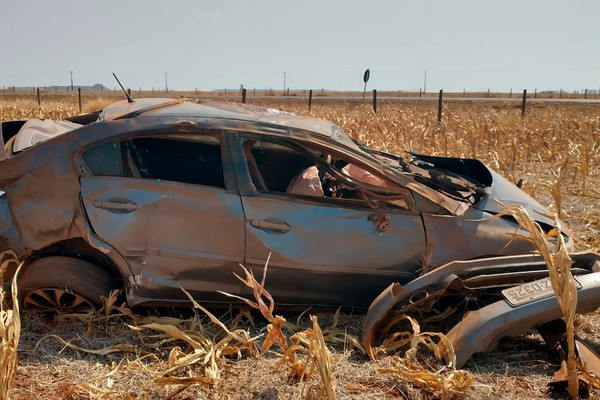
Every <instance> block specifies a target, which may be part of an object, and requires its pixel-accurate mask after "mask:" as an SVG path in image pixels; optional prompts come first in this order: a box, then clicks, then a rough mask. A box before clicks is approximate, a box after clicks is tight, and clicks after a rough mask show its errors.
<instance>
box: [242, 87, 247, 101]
mask: <svg viewBox="0 0 600 400" xmlns="http://www.w3.org/2000/svg"><path fill="white" fill-rule="evenodd" d="M242 103H246V88H244V89H242Z"/></svg>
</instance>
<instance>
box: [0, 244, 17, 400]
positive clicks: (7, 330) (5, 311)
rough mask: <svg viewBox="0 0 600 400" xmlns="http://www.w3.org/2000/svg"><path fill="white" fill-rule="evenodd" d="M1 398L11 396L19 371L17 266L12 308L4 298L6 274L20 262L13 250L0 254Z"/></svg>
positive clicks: (12, 286) (12, 285)
mask: <svg viewBox="0 0 600 400" xmlns="http://www.w3.org/2000/svg"><path fill="white" fill-rule="evenodd" d="M0 260H1V263H0V338H1V339H2V343H1V344H0V399H2V400H4V399H9V398H10V388H11V386H12V384H13V381H14V380H15V375H16V373H17V362H18V354H17V349H18V347H19V337H20V335H21V319H20V317H19V302H18V300H17V275H18V274H19V269H20V268H21V265H22V264H21V265H19V267H18V268H17V270H16V272H15V276H14V277H13V279H12V283H11V295H12V298H11V300H12V304H11V305H12V309H11V308H10V307H8V306H7V305H6V302H5V298H4V294H5V293H4V276H5V274H6V271H7V269H8V267H9V266H10V264H14V263H18V260H17V257H16V255H15V254H14V253H13V252H12V251H6V252H4V253H2V254H0Z"/></svg>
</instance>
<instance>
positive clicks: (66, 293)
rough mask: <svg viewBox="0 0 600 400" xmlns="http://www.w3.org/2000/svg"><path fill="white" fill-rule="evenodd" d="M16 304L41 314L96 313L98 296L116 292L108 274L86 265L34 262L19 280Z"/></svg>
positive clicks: (67, 261)
mask: <svg viewBox="0 0 600 400" xmlns="http://www.w3.org/2000/svg"><path fill="white" fill-rule="evenodd" d="M17 284H18V290H19V293H18V297H19V302H20V303H21V304H22V306H23V307H24V308H33V309H38V310H40V311H44V312H68V313H74V312H76V313H86V312H92V311H95V310H97V309H98V308H99V307H100V305H101V304H102V302H101V296H108V294H109V293H110V291H111V290H112V289H114V288H116V284H115V281H114V280H113V279H112V278H111V276H110V275H109V274H108V272H106V271H104V270H102V269H101V268H99V267H98V266H96V265H94V264H91V263H89V262H87V261H83V260H79V259H77V258H70V257H46V258H40V259H38V260H35V261H33V262H32V263H31V264H29V266H28V267H27V268H26V269H25V270H24V271H23V272H22V274H21V275H20V276H19V278H18V283H17Z"/></svg>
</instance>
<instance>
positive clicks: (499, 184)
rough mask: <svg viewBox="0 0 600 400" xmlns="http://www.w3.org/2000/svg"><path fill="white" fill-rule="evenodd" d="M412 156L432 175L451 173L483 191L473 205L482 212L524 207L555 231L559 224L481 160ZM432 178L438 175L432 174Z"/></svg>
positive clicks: (494, 212)
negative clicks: (423, 164)
mask: <svg viewBox="0 0 600 400" xmlns="http://www.w3.org/2000/svg"><path fill="white" fill-rule="evenodd" d="M410 154H411V155H412V156H413V159H416V160H418V161H422V162H425V163H427V164H428V167H427V168H428V170H429V171H431V170H437V171H438V172H439V173H441V174H444V175H445V174H448V173H449V174H453V175H454V176H459V177H461V178H463V179H466V180H467V181H468V182H470V183H471V184H473V185H474V186H475V187H477V188H478V189H479V191H480V192H481V191H482V190H483V192H484V193H485V194H484V195H482V196H481V197H479V198H478V200H477V202H476V203H474V204H473V205H472V207H474V208H476V209H478V210H482V211H486V212H488V213H490V214H498V213H499V212H501V211H502V210H503V209H504V208H505V207H507V206H512V205H520V206H523V208H525V210H527V212H528V213H529V215H530V216H531V217H532V218H533V219H534V220H535V221H536V222H538V223H540V224H544V225H546V226H549V227H553V226H554V224H555V223H554V220H553V218H552V215H553V213H552V212H550V211H549V210H548V209H547V208H546V207H544V206H543V205H541V204H540V203H539V202H538V201H537V200H535V199H534V198H533V197H531V196H529V195H528V194H527V193H525V192H524V191H523V190H521V189H519V188H518V187H517V186H516V185H515V184H514V183H512V182H510V181H509V180H507V179H506V178H504V177H503V176H502V175H500V174H499V173H497V172H496V171H494V170H493V169H491V168H490V167H488V166H487V165H485V164H484V163H482V162H481V161H479V160H475V159H468V158H453V157H436V156H428V155H422V154H417V153H415V152H410ZM430 175H434V174H431V173H430ZM559 222H560V225H561V229H562V231H563V233H565V234H567V235H569V236H570V231H569V230H568V228H567V227H566V226H565V224H564V223H562V221H559Z"/></svg>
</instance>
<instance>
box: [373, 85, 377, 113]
mask: <svg viewBox="0 0 600 400" xmlns="http://www.w3.org/2000/svg"><path fill="white" fill-rule="evenodd" d="M373 112H374V113H375V114H377V89H373Z"/></svg>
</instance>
